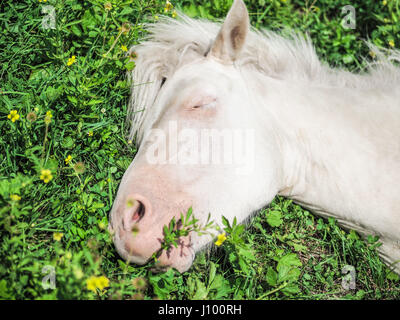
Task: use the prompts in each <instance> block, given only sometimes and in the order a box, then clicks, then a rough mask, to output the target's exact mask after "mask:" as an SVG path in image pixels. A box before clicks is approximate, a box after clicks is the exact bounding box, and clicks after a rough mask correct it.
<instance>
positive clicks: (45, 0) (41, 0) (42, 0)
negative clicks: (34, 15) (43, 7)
mask: <svg viewBox="0 0 400 320" xmlns="http://www.w3.org/2000/svg"><path fill="white" fill-rule="evenodd" d="M39 2H47V0H39Z"/></svg>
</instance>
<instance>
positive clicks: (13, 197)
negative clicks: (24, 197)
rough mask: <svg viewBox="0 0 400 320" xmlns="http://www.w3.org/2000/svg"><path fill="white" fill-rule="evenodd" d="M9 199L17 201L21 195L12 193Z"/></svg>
mask: <svg viewBox="0 0 400 320" xmlns="http://www.w3.org/2000/svg"><path fill="white" fill-rule="evenodd" d="M10 199H11V200H12V201H19V200H21V197H20V196H19V195H17V194H12V195H10Z"/></svg>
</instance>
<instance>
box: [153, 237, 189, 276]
mask: <svg viewBox="0 0 400 320" xmlns="http://www.w3.org/2000/svg"><path fill="white" fill-rule="evenodd" d="M194 258H195V251H194V249H193V248H192V246H191V245H190V237H185V238H180V239H179V240H178V246H177V247H175V246H171V247H170V248H169V249H168V250H164V251H163V252H162V254H161V256H160V257H159V258H158V259H157V262H156V265H155V270H156V271H165V270H167V269H169V268H174V269H176V270H178V271H179V272H180V273H183V272H185V271H187V270H189V269H190V267H191V266H192V264H193V261H194Z"/></svg>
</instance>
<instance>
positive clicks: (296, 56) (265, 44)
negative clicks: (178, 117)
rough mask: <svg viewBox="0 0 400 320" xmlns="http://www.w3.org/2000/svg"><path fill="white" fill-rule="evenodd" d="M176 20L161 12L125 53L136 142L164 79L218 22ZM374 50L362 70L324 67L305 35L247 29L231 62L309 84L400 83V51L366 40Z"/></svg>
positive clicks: (202, 48)
mask: <svg viewBox="0 0 400 320" xmlns="http://www.w3.org/2000/svg"><path fill="white" fill-rule="evenodd" d="M179 17H180V19H173V18H169V17H161V18H160V20H159V21H158V22H156V23H151V24H147V25H145V26H144V28H145V29H146V30H147V31H148V35H147V36H146V38H144V39H143V41H142V42H141V43H140V44H139V45H135V46H133V47H132V48H131V49H130V50H129V54H131V53H132V52H135V53H136V59H135V64H136V66H135V68H134V70H133V71H131V72H129V73H128V80H129V81H130V83H131V97H130V101H129V107H128V117H127V121H128V127H130V132H129V139H130V140H135V141H136V142H137V143H140V142H141V140H142V138H143V135H144V126H143V123H144V122H145V119H146V117H148V115H149V114H151V113H153V112H156V110H154V107H153V105H154V101H155V99H156V97H157V94H158V92H159V91H160V89H161V86H162V83H163V81H164V80H165V79H167V78H169V77H171V76H172V75H173V73H174V72H175V70H177V69H178V68H179V67H180V66H181V65H182V64H184V63H185V58H187V56H188V54H189V53H193V52H194V53H196V54H199V55H206V54H207V52H208V51H209V50H210V47H211V44H212V43H213V41H214V39H215V37H216V36H217V34H218V31H219V29H220V26H221V23H215V22H210V21H207V20H201V19H192V18H189V17H187V16H186V15H184V14H182V13H179ZM366 44H367V46H369V48H370V50H371V51H372V52H373V53H374V54H375V56H376V59H375V60H374V61H373V62H370V61H365V62H366V63H365V64H366V65H367V69H366V70H365V72H362V73H352V72H349V71H346V70H342V69H337V68H332V67H329V66H328V65H327V64H325V63H323V62H321V60H320V59H319V58H318V56H317V54H316V51H315V48H314V46H313V44H312V42H311V40H310V39H309V37H308V36H303V35H299V34H296V33H294V32H289V33H288V35H287V36H285V37H284V36H282V35H280V34H278V33H275V32H271V31H268V30H261V31H260V30H255V29H253V30H251V32H250V33H249V36H248V38H247V40H246V44H245V47H244V48H243V50H242V53H241V55H240V57H239V59H238V60H237V61H235V65H236V66H238V67H250V68H253V69H254V70H256V71H259V72H261V73H263V74H265V75H267V76H270V77H276V78H279V79H283V80H288V81H291V80H293V81H302V82H303V83H309V84H310V85H318V86H336V87H351V88H354V89H357V88H359V89H369V88H378V89H379V88H382V89H383V88H384V89H389V90H390V89H393V90H394V89H396V88H399V86H400V68H399V67H397V66H396V65H395V64H393V62H396V63H398V62H400V51H397V50H388V49H379V48H377V47H376V46H374V45H373V44H371V43H368V42H367V43H366Z"/></svg>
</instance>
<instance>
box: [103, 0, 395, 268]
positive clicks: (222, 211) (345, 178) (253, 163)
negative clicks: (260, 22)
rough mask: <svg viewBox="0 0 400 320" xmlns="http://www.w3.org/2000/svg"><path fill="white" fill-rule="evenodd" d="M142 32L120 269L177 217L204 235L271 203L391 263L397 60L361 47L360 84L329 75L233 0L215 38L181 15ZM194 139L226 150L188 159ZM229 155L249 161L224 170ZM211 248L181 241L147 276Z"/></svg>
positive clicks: (294, 40)
mask: <svg viewBox="0 0 400 320" xmlns="http://www.w3.org/2000/svg"><path fill="white" fill-rule="evenodd" d="M148 29H149V37H148V39H146V41H144V42H143V43H141V44H140V45H138V46H135V47H134V48H132V49H131V52H133V51H134V52H135V53H136V55H137V58H136V67H135V69H134V71H133V72H132V74H131V75H130V76H131V79H132V80H133V86H132V99H131V113H130V117H129V122H130V123H131V124H132V131H131V134H130V139H136V141H137V142H138V144H139V145H140V147H139V151H138V153H137V155H136V157H135V159H134V161H133V162H132V164H131V165H130V167H129V168H128V170H127V171H126V172H125V174H124V177H123V179H122V182H121V184H120V187H119V190H118V194H117V197H116V199H115V203H114V205H113V209H112V211H111V214H110V230H111V231H112V232H113V234H114V243H115V246H116V249H117V251H118V252H119V254H120V255H121V256H122V257H123V258H125V259H126V260H128V261H131V262H135V263H138V264H143V263H146V262H147V261H148V260H149V258H150V257H151V255H152V253H154V252H155V251H157V250H159V248H160V243H161V241H162V239H163V226H164V225H167V224H168V223H169V221H170V220H171V219H172V218H173V217H175V218H176V219H177V220H178V219H179V216H180V213H185V212H186V211H187V209H188V208H189V207H193V212H194V215H195V216H196V217H197V218H198V219H199V220H200V221H201V222H204V221H205V220H206V219H207V216H208V214H209V213H210V214H211V218H212V219H213V220H214V221H216V222H220V221H221V217H222V215H224V216H226V217H227V218H229V219H231V220H232V219H233V217H235V216H236V217H237V219H238V221H243V220H244V219H246V218H247V217H249V216H250V215H251V213H252V212H255V211H256V210H258V209H260V208H262V207H264V206H266V205H267V204H268V203H270V202H271V200H272V199H273V198H274V197H275V196H276V195H282V196H284V197H287V198H290V199H293V200H294V201H295V202H297V203H299V204H301V205H302V206H304V207H305V208H307V209H309V210H311V211H313V212H314V213H315V214H317V215H321V216H323V217H334V218H336V219H337V220H338V222H339V224H340V225H342V226H344V227H346V228H350V229H354V230H356V231H357V232H359V233H360V234H361V235H363V236H367V235H378V236H379V237H380V241H381V242H382V246H381V247H379V252H380V254H381V256H382V258H383V259H384V261H385V262H387V263H388V264H395V263H396V261H398V260H399V259H400V197H399V196H400V90H399V89H400V69H399V68H398V67H396V66H395V65H394V64H393V63H392V61H391V60H395V61H397V62H398V61H400V53H399V52H398V51H395V50H392V51H388V52H383V51H382V50H378V49H377V48H375V47H373V46H372V45H370V46H371V50H374V51H375V53H376V56H377V59H376V62H375V63H374V64H371V65H370V66H369V68H368V69H369V70H368V71H367V72H365V73H363V74H354V73H350V72H347V71H343V70H337V69H333V68H330V67H328V66H327V65H325V64H323V63H322V62H321V61H320V60H319V59H318V57H317V55H316V53H315V50H314V48H313V46H312V44H311V42H310V41H309V40H308V39H304V38H302V37H299V36H296V35H293V36H292V37H291V38H290V39H286V38H283V37H281V36H279V35H276V34H274V33H271V32H267V31H263V32H259V31H255V30H252V31H250V26H249V17H248V12H247V9H246V6H245V5H244V3H243V1H242V0H235V1H234V3H233V5H232V8H231V10H230V11H229V13H228V15H227V17H226V20H225V22H224V23H223V25H222V26H220V25H218V24H215V23H211V22H208V21H199V20H193V19H190V18H188V17H185V16H183V17H182V19H180V20H176V19H169V18H164V19H162V20H161V21H160V22H158V23H155V24H152V25H150V26H148ZM204 132H206V133H208V134H210V132H212V133H215V132H217V133H218V134H220V136H219V137H223V138H224V139H220V140H218V141H217V143H214V144H213V152H212V154H213V155H214V154H215V153H216V152H222V153H221V154H223V155H224V156H226V157H224V160H223V161H220V162H215V161H211V160H210V158H209V155H210V154H209V153H208V150H206V151H207V152H206V151H205V149H202V150H201V152H197V151H198V150H199V149H200V146H203V145H205V146H206V147H207V143H205V144H204V142H205V141H207V139H205V140H201V139H202V138H203V136H204V135H203V133H204ZM247 133H250V134H249V135H246V134H247ZM245 135H246V137H247V138H248V139H247V138H246V139H245V140H244V142H243V139H242V138H243V137H244V136H245ZM208 137H209V136H208ZM249 137H250V138H249ZM225 138H227V139H225ZM229 139H231V140H229ZM228 141H231V142H232V141H233V144H229V143H228ZM239 142H240V143H239ZM237 145H245V147H246V148H247V149H246V150H247V151H249V152H246V156H244V157H239V159H238V158H237V157H236V158H235V157H234V159H233V158H229V155H232V154H234V153H235V152H233V151H232V148H235V147H236V146H237ZM222 149H224V150H222ZM244 149H245V148H244ZM242 151H243V148H242ZM196 152H197V153H196ZM188 153H189V154H191V156H190V157H189V158H185V157H182V155H185V154H186V155H188ZM205 154H206V156H204V155H205ZM236 154H237V153H236ZM239 154H241V153H240V150H239ZM227 155H228V156H227ZM188 159H189V160H188ZM213 159H214V158H213ZM183 160H185V161H183ZM214 160H215V159H214ZM237 160H238V161H237ZM240 160H242V162H241V161H240ZM243 164H244V165H247V167H246V168H245V169H246V170H239V169H243ZM132 230H136V232H135V235H132ZM211 240H212V239H211V238H210V237H206V236H199V235H198V234H190V235H189V236H187V237H183V238H182V239H180V243H179V246H178V248H175V247H173V248H171V250H168V252H164V253H163V254H162V255H161V256H160V258H159V263H160V265H161V266H170V267H175V268H176V269H178V270H180V271H185V270H187V269H188V268H189V267H190V266H191V264H192V262H193V259H194V255H195V252H196V251H198V250H200V249H201V248H203V247H204V246H205V245H206V244H207V243H210V241H211ZM399 265H400V264H397V265H395V266H394V268H395V270H396V271H397V272H400V266H399Z"/></svg>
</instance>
